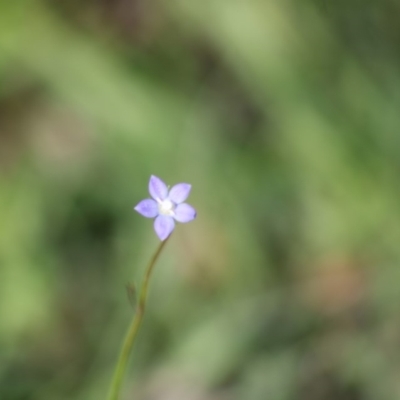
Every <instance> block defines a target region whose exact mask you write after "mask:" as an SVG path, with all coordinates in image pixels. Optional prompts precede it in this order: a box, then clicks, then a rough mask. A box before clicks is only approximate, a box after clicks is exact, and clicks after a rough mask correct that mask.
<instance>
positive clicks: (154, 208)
mask: <svg viewBox="0 0 400 400" xmlns="http://www.w3.org/2000/svg"><path fill="white" fill-rule="evenodd" d="M135 210H136V211H137V212H138V213H139V214H142V215H143V216H144V217H146V218H154V217H156V216H157V215H158V204H157V202H156V201H155V200H153V199H145V200H142V201H141V202H140V203H139V204H138V205H137V206H136V207H135Z"/></svg>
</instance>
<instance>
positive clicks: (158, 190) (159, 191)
mask: <svg viewBox="0 0 400 400" xmlns="http://www.w3.org/2000/svg"><path fill="white" fill-rule="evenodd" d="M149 192H150V194H151V197H152V198H153V199H155V200H157V199H159V200H164V199H166V198H167V196H168V188H167V185H166V184H165V183H164V182H163V181H162V180H161V179H160V178H157V177H156V176H154V175H152V176H151V177H150V182H149Z"/></svg>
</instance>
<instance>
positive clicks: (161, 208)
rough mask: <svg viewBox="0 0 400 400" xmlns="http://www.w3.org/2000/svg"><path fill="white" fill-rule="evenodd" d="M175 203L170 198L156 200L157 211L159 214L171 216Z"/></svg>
mask: <svg viewBox="0 0 400 400" xmlns="http://www.w3.org/2000/svg"><path fill="white" fill-rule="evenodd" d="M174 210H175V204H174V203H173V202H172V201H171V200H170V199H165V200H158V212H159V213H160V214H161V215H169V216H173V215H174Z"/></svg>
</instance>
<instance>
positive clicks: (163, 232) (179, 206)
mask: <svg viewBox="0 0 400 400" xmlns="http://www.w3.org/2000/svg"><path fill="white" fill-rule="evenodd" d="M191 188H192V186H191V185H189V184H188V183H178V184H177V185H175V186H172V188H171V189H170V190H168V187H167V185H166V184H165V183H164V182H163V181H162V180H161V179H160V178H157V177H156V176H154V175H152V176H151V177H150V182H149V192H150V195H151V197H152V199H145V200H142V201H141V202H140V203H139V204H138V205H137V206H136V207H135V210H136V211H137V212H138V213H139V214H141V215H143V216H144V217H146V218H155V220H154V230H155V231H156V234H157V236H158V237H159V238H160V240H162V241H163V240H165V239H166V238H167V237H168V236H169V235H170V234H171V232H172V231H173V230H174V228H175V221H178V222H182V223H186V222H190V221H192V220H194V219H195V218H196V214H197V213H196V210H195V209H194V208H193V207H192V206H190V205H189V204H187V203H184V201H185V200H186V199H187V198H188V196H189V193H190V190H191Z"/></svg>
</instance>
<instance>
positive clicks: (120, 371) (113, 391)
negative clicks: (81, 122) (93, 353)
mask: <svg viewBox="0 0 400 400" xmlns="http://www.w3.org/2000/svg"><path fill="white" fill-rule="evenodd" d="M167 241H168V239H167V240H164V241H163V242H161V243H160V245H159V246H158V247H157V250H156V252H155V253H154V255H153V257H152V258H151V260H150V262H149V264H148V265H147V268H146V272H145V275H144V278H143V283H142V286H141V288H140V293H139V299H138V303H137V306H136V312H135V315H134V317H133V320H132V322H131V325H130V326H129V329H128V333H127V334H126V337H125V340H124V343H123V345H122V349H121V353H120V355H119V359H118V362H117V365H116V367H115V372H114V377H113V380H112V382H111V387H110V392H109V395H108V400H118V398H119V393H120V391H121V385H122V381H123V379H124V376H125V372H126V367H127V365H128V361H129V355H130V353H131V351H132V347H133V345H134V343H135V339H136V336H137V334H138V331H139V328H140V325H141V322H142V319H143V315H144V310H145V308H146V301H147V292H148V288H149V281H150V277H151V273H152V271H153V269H154V265H155V264H156V262H157V259H158V257H159V256H160V254H161V252H162V250H163V248H164V246H165V244H166V243H167Z"/></svg>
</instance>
